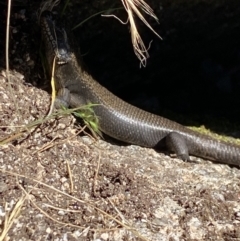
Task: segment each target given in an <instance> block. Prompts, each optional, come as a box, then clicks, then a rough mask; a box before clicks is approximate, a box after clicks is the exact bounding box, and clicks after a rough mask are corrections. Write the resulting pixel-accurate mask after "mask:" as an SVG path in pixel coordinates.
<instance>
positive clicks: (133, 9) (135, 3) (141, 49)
mask: <svg viewBox="0 0 240 241" xmlns="http://www.w3.org/2000/svg"><path fill="white" fill-rule="evenodd" d="M121 1H122V3H123V6H124V8H125V9H126V11H127V13H128V19H129V23H130V29H131V38H132V44H133V49H134V53H135V54H136V56H137V57H138V59H139V60H140V66H141V65H142V66H144V67H145V66H146V64H147V58H149V54H148V49H147V48H146V47H145V45H144V43H143V41H142V38H141V36H140V35H139V33H138V30H137V27H136V24H135V21H134V14H136V15H137V16H138V17H139V18H140V19H141V20H142V21H143V23H144V24H145V25H146V26H147V27H148V28H149V29H150V30H151V31H152V32H153V33H155V34H156V35H157V36H158V37H159V38H160V39H161V37H160V36H159V35H158V33H156V32H155V31H154V30H153V28H152V27H151V26H150V24H149V23H148V22H147V20H146V19H145V18H144V17H143V15H142V13H141V11H140V10H142V11H144V12H145V13H146V14H148V15H150V16H151V17H153V18H154V19H155V20H156V21H157V22H158V18H157V16H156V15H155V14H154V12H153V10H152V8H151V7H150V6H149V5H148V4H147V3H146V2H144V0H121Z"/></svg>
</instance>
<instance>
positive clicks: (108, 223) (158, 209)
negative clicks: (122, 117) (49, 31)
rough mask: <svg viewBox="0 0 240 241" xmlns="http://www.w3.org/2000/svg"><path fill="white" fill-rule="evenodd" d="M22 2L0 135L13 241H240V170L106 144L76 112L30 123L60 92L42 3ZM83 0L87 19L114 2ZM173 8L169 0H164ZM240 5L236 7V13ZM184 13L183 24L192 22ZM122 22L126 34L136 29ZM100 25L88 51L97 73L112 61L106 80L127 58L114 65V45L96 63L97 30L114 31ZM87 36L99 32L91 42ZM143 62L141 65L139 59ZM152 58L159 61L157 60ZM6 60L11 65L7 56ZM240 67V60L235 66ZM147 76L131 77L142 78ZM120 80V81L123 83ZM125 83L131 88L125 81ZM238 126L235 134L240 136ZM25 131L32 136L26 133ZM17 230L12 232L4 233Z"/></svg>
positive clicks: (3, 215)
mask: <svg viewBox="0 0 240 241" xmlns="http://www.w3.org/2000/svg"><path fill="white" fill-rule="evenodd" d="M228 2H229V1H228ZM14 3H15V4H14V6H13V9H12V15H11V23H12V24H11V28H10V40H11V42H10V67H11V72H10V78H11V84H10V83H9V82H8V81H7V78H6V71H5V70H4V69H2V70H1V74H0V115H1V119H0V139H2V138H4V139H5V140H7V142H6V143H5V144H4V145H1V147H0V166H1V168H0V233H2V236H4V237H5V239H3V240H95V241H99V240H103V241H104V240H176V241H177V240H229V241H230V240H231V241H232V240H240V231H239V230H240V182H239V181H240V180H239V179H240V170H239V168H236V167H230V166H228V165H224V164H219V163H213V162H210V161H207V160H203V159H201V158H194V157H191V160H192V161H191V162H183V161H181V160H179V159H177V158H175V157H172V156H169V155H166V154H164V153H159V152H156V151H155V150H152V149H148V148H142V147H138V146H134V145H122V144H119V143H118V142H115V141H114V140H110V139H108V138H106V139H105V140H98V141H96V140H95V139H93V138H92V137H90V136H89V135H88V134H87V133H83V130H82V128H81V127H80V125H79V123H77V121H76V119H75V118H74V117H73V116H67V117H62V116H59V117H57V118H53V119H50V120H48V121H46V122H44V123H42V124H38V125H36V126H35V127H34V128H31V129H30V128H28V129H26V128H22V127H24V126H26V125H27V124H28V123H31V122H33V121H35V120H39V119H40V118H42V117H44V116H46V115H47V113H48V110H49V106H50V103H51V98H50V95H49V93H48V92H47V91H46V90H45V89H48V87H49V83H48V82H49V81H48V79H47V77H45V75H44V72H43V68H42V65H41V59H40V57H39V55H40V54H39V46H40V34H39V29H38V28H37V27H36V15H35V13H36V10H37V8H38V4H36V3H35V4H33V3H29V2H24V1H15V2H14ZM199 3H200V5H201V6H204V4H206V2H205V1H197V2H196V3H195V4H199ZM210 3H213V4H215V5H216V4H217V3H216V1H211V2H209V4H210ZM78 4H79V5H81V12H84V14H85V15H86V16H87V15H89V14H93V13H94V12H95V11H99V9H105V8H107V7H108V6H109V5H108V4H109V2H108V1H102V2H99V1H92V3H91V6H87V5H86V3H85V1H81V2H79V3H78ZM84 4H85V5H84ZM119 5H120V4H119ZM200 5H197V6H200ZM84 6H85V7H84ZM153 6H154V7H155V9H156V11H157V9H160V7H159V4H158V3H156V2H155V3H153ZM157 6H158V7H157ZM166 6H167V4H166V3H164V2H163V7H164V8H165V7H166ZM194 6H195V5H194V4H193V6H192V7H193V8H194ZM222 6H225V2H224V1H218V8H217V9H220V7H222ZM234 6H235V2H234V1H232V2H231V1H230V2H229V4H228V7H226V9H227V10H226V11H228V9H233V8H234ZM169 8H172V9H180V8H181V9H184V8H186V9H188V8H189V6H188V5H186V2H185V1H179V2H178V4H174V3H172V4H170V6H169ZM165 9H166V8H165ZM194 9H195V8H194ZM24 10H26V11H24ZM31 10H32V11H31ZM203 10H204V7H203V9H202V8H199V12H196V13H198V14H199V15H200V13H201V12H202V11H203ZM1 11H2V13H3V14H1V16H2V23H3V25H2V26H1V31H5V29H4V28H5V16H6V9H5V8H3V10H1ZM166 11H167V10H166ZM168 11H169V10H168ZM30 12H31V14H30ZM180 12H181V11H180ZM183 12H184V11H183ZM185 12H187V11H186V10H185ZM237 12H238V9H237V8H236V10H235V11H233V13H232V16H234V13H237ZM177 13H179V12H178V11H176V16H177V19H176V18H175V19H176V24H177V23H179V22H181V21H180V20H181V19H182V18H181V17H180V16H179V15H178V14H177ZM228 14H229V12H228ZM73 16H74V15H73ZM160 16H161V15H160ZM184 16H186V15H184ZM217 16H218V15H217ZM83 17H85V16H83ZM165 17H166V15H165ZM70 19H71V18H70ZM187 19H188V18H185V20H187ZM220 19H221V18H220ZM223 19H224V17H223ZM193 20H194V18H193ZM96 21H97V20H96ZM109 21H111V20H110V19H104V24H108V25H106V26H109ZM161 21H163V20H161ZM209 21H210V20H209ZM193 22H194V21H193ZM104 24H103V25H104ZM118 24H119V23H118ZM190 24H191V22H190V23H189V26H190ZM238 24H239V22H236V23H235V26H238ZM106 26H105V27H106ZM119 26H120V27H119V32H118V34H119V36H120V34H121V33H122V32H124V31H125V30H126V29H127V27H126V26H121V25H119ZM160 26H161V25H160ZM90 27H92V28H93V29H94V31H93V30H92V32H91V28H90ZM97 27H98V28H99V25H98V23H95V24H94V22H88V23H87V25H84V26H83V27H82V28H83V29H81V30H82V31H84V36H83V37H81V38H82V42H81V44H83V52H85V53H87V55H85V57H84V56H83V58H84V60H85V61H86V63H87V64H88V63H89V69H90V70H91V71H93V72H94V75H95V76H98V74H99V72H100V69H101V68H102V65H98V64H99V63H100V62H103V63H104V64H106V68H107V69H108V70H109V71H106V70H104V71H102V75H101V76H100V77H99V78H100V79H104V77H106V78H108V77H111V76H113V75H115V74H116V72H114V71H115V70H114V69H116V68H114V66H115V63H116V64H118V65H119V63H118V62H114V61H112V60H113V59H114V58H113V59H110V60H109V62H111V63H112V68H110V67H109V66H110V65H109V63H108V61H107V59H106V58H107V57H108V56H110V52H111V51H112V49H114V48H113V47H110V48H109V52H107V53H106V56H107V57H106V56H105V55H104V54H101V55H99V54H98V53H99V52H97V51H96V49H95V51H96V52H95V54H96V56H99V57H98V58H96V62H95V64H96V63H98V64H96V69H95V70H93V69H94V61H93V62H91V61H90V60H89V59H91V58H92V57H91V52H92V48H89V46H91V43H93V39H92V37H93V36H95V38H96V36H98V34H99V33H103V34H104V33H106V32H104V31H106V30H105V29H104V28H102V29H101V28H99V29H98V31H99V32H97V31H96V28H97ZM113 28H114V27H113ZM226 28H227V27H226ZM236 28H238V27H236ZM86 29H88V31H86ZM124 29H125V30H124ZM110 33H111V31H110ZM127 33H128V30H127ZM128 34H129V33H128ZM214 34H216V32H215V33H214ZM170 36H172V35H170ZM217 36H218V35H217ZM84 38H85V39H86V40H87V39H88V38H89V45H85V47H84V43H86V42H84V41H86V40H84ZM109 38H110V36H109ZM169 39H170V40H169V41H173V40H171V38H170V37H169ZM105 41H107V40H106V39H105ZM0 43H1V47H2V48H0V49H1V52H0V53H1V56H4V46H5V42H4V40H3V39H1V40H0ZM125 43H126V42H124V44H125ZM233 45H234V44H233ZM234 46H235V45H234ZM155 47H156V46H155ZM84 48H85V49H84ZM178 48H180V47H179V45H178ZM86 49H88V50H89V52H87V51H85V50H86ZM126 51H129V52H128V56H130V55H132V56H134V55H133V52H132V49H131V45H129V47H128V48H127V49H126ZM114 54H115V53H114ZM121 58H124V56H122V57H121ZM134 58H135V57H134ZM153 58H154V57H153ZM126 61H127V60H126ZM134 61H135V62H134ZM134 61H133V62H134V64H136V65H137V60H136V59H135V60H134ZM149 61H150V65H151V61H153V60H149ZM0 63H1V66H2V68H4V66H5V59H4V58H3V57H2V58H1V60H0ZM92 64H93V65H92ZM237 64H238V62H237V60H236V61H235V62H234V63H233V66H237ZM124 66H125V68H126V70H125V71H123V68H124ZM225 66H226V65H225ZM102 69H103V68H102ZM228 69H230V67H229V68H228ZM236 69H237V68H236ZM117 71H119V72H122V79H123V80H124V79H125V78H126V76H127V75H128V74H129V75H130V76H132V75H133V73H132V72H131V71H130V70H129V68H128V67H127V66H126V65H123V66H122V65H121V66H120V67H119V69H117ZM236 71H237V70H236ZM234 73H237V72H234ZM138 76H139V74H138ZM138 76H137V77H136V78H135V79H131V80H132V81H133V82H135V81H136V80H137V79H138ZM118 78H120V76H117V77H116V81H117V82H116V83H117V84H116V85H119V84H118V83H119V82H118ZM122 84H123V86H125V84H124V81H123V83H122ZM110 85H114V84H113V83H112V84H110ZM130 85H131V84H130ZM40 87H41V88H40ZM122 88H123V87H122ZM140 95H141V94H140ZM213 105H214V104H213ZM154 108H155V107H154ZM223 110H224V109H222V111H223ZM223 112H224V111H223ZM231 116H232V115H231ZM230 120H232V119H230ZM236 121H238V120H236ZM234 123H235V122H234ZM234 127H235V125H232V126H231V128H232V129H231V128H230V131H229V132H228V133H231V134H232V133H233V132H234V133H235V135H238V134H239V133H238V131H237V130H236V129H235V128H234ZM20 130H21V131H22V133H23V134H19V133H20ZM232 135H233V134H232ZM7 227H9V230H8V232H7V234H3V231H4V230H6V229H7ZM0 237H1V236H0Z"/></svg>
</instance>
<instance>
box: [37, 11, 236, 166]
mask: <svg viewBox="0 0 240 241" xmlns="http://www.w3.org/2000/svg"><path fill="white" fill-rule="evenodd" d="M41 29H42V36H43V40H44V42H45V52H46V56H47V59H48V64H49V66H52V61H53V58H54V56H57V63H58V64H56V66H55V76H54V77H55V82H56V88H57V90H58V100H59V101H60V102H61V103H63V104H64V105H65V106H71V107H79V106H81V105H85V104H88V103H94V104H99V105H97V106H95V107H93V108H94V112H95V114H96V115H97V116H98V117H99V127H100V130H101V131H102V132H104V133H105V134H107V135H109V136H111V137H113V138H115V139H118V140H121V141H124V142H127V143H131V144H135V145H140V146H145V147H152V148H157V147H159V146H161V145H166V146H167V147H168V148H169V149H170V150H171V151H174V152H175V153H176V154H177V156H178V157H180V158H181V159H183V160H188V159H189V154H190V155H194V156H198V157H203V158H207V159H210V160H213V161H218V162H222V163H226V164H233V165H240V146H238V145H235V144H231V143H227V142H224V141H219V140H216V139H214V138H212V137H210V136H207V135H203V134H200V133H198V132H195V131H192V130H190V129H188V128H187V127H184V126H182V125H180V124H178V123H176V122H173V121H170V120H168V119H165V118H163V117H161V116H157V115H154V114H151V113H148V112H146V111H143V110H141V109H139V108H137V107H134V106H132V105H130V104H128V103H126V102H124V101H123V100H121V99H120V98H118V97H117V96H115V95H113V94H112V93H111V92H110V91H108V90H107V89H106V88H104V87H103V86H101V85H100V84H99V83H98V82H96V81H95V80H94V79H93V78H92V76H91V75H89V74H88V73H87V72H85V71H84V70H83V69H82V67H81V66H82V65H81V64H80V63H79V62H78V58H77V57H76V54H75V53H74V52H73V51H71V49H70V47H69V45H68V42H67V39H66V35H65V31H64V30H63V28H61V27H60V25H56V23H55V21H54V20H53V16H52V14H51V13H50V12H47V11H46V12H44V13H43V14H42V16H41ZM53 29H54V31H53ZM53 32H54V36H52V33H53ZM53 40H54V41H55V42H53ZM56 43H57V46H58V49H57V50H58V51H59V52H58V53H57V51H55V47H56ZM56 53H57V54H56Z"/></svg>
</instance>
